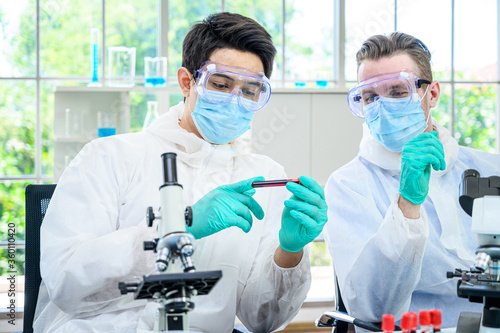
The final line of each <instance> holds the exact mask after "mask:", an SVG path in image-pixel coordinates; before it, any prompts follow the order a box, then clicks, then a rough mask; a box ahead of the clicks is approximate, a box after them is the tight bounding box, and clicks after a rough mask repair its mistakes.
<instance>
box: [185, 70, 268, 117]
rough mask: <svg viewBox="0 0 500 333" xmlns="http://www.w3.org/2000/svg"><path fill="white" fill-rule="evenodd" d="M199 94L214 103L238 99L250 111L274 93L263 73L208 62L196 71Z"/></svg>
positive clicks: (265, 102) (262, 104)
mask: <svg viewBox="0 0 500 333" xmlns="http://www.w3.org/2000/svg"><path fill="white" fill-rule="evenodd" d="M195 74H196V76H195V78H196V91H197V93H198V95H199V97H201V98H203V99H205V100H206V101H208V102H210V103H213V104H226V103H229V102H235V99H236V100H237V103H238V105H239V106H240V107H241V108H243V109H245V110H247V111H257V110H259V109H262V108H263V107H264V106H265V105H266V104H267V102H268V101H269V97H270V96H271V84H270V83H269V80H268V79H267V77H266V76H265V75H264V73H262V72H256V71H252V70H249V69H246V68H243V67H236V66H229V65H224V64H219V63H217V62H214V61H210V60H209V61H205V62H204V63H203V64H202V65H201V68H200V69H199V70H197V71H196V73H195Z"/></svg>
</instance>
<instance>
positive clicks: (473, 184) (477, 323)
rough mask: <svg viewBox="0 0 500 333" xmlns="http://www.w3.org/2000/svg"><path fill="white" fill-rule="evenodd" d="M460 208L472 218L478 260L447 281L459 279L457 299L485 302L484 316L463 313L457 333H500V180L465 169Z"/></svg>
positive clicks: (456, 272) (448, 274) (449, 274)
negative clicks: (468, 268)
mask: <svg viewBox="0 0 500 333" xmlns="http://www.w3.org/2000/svg"><path fill="white" fill-rule="evenodd" d="M459 202H460V206H461V207H462V208H463V210H464V211H465V212H466V213H467V214H469V215H470V216H472V225H471V230H472V232H474V233H476V234H477V243H478V245H479V246H478V248H477V249H476V260H475V262H474V266H472V267H471V268H470V270H468V271H467V270H461V269H455V272H447V277H448V278H454V277H459V278H460V279H459V280H458V283H457V295H458V297H462V298H468V299H469V301H470V302H476V303H483V305H484V306H483V312H482V313H472V312H462V313H461V314H460V318H459V320H458V325H457V330H456V332H457V333H465V332H467V333H476V332H478V333H493V332H496V333H498V332H500V274H499V273H500V272H499V261H500V177H498V176H491V177H487V178H486V177H485V178H483V177H481V176H480V174H479V172H477V171H476V170H472V169H468V170H465V171H464V173H463V175H462V183H461V184H460V197H459Z"/></svg>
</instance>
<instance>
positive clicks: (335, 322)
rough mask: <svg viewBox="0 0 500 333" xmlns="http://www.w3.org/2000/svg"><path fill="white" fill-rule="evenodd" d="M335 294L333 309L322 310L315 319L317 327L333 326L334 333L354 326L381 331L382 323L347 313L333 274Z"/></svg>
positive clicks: (343, 332)
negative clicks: (319, 315)
mask: <svg viewBox="0 0 500 333" xmlns="http://www.w3.org/2000/svg"><path fill="white" fill-rule="evenodd" d="M335 295H336V296H337V302H336V308H335V310H334V311H326V312H323V314H322V315H321V317H319V318H318V319H317V320H316V326H317V327H335V329H333V330H332V332H335V333H347V332H348V331H349V332H353V331H354V326H358V327H361V328H364V329H366V330H368V331H372V332H382V328H381V326H382V323H380V322H379V323H373V322H367V321H363V320H360V319H357V318H354V317H351V316H349V315H348V313H347V309H346V307H345V304H344V301H343V300H342V295H341V294H340V287H339V283H338V280H337V276H335ZM396 330H397V331H399V330H401V328H400V327H399V326H396Z"/></svg>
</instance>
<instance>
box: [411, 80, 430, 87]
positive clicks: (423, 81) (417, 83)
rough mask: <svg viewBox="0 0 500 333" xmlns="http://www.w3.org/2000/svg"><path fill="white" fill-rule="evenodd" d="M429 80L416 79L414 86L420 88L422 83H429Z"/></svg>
mask: <svg viewBox="0 0 500 333" xmlns="http://www.w3.org/2000/svg"><path fill="white" fill-rule="evenodd" d="M431 83H432V82H431V81H428V80H424V79H416V80H415V87H417V88H422V85H423V84H431Z"/></svg>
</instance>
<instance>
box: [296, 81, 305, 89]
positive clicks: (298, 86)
mask: <svg viewBox="0 0 500 333" xmlns="http://www.w3.org/2000/svg"><path fill="white" fill-rule="evenodd" d="M295 88H296V89H306V83H305V82H303V81H297V82H295Z"/></svg>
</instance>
